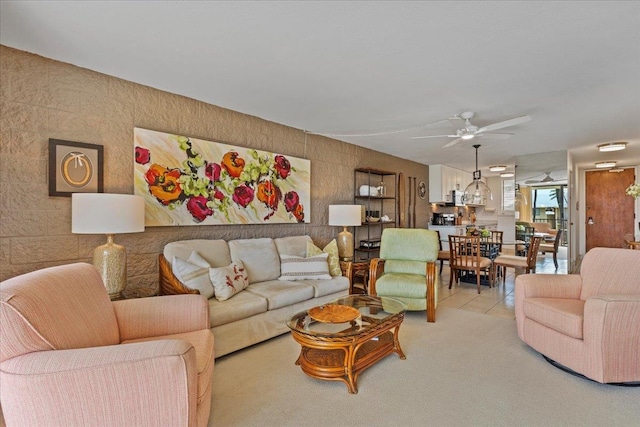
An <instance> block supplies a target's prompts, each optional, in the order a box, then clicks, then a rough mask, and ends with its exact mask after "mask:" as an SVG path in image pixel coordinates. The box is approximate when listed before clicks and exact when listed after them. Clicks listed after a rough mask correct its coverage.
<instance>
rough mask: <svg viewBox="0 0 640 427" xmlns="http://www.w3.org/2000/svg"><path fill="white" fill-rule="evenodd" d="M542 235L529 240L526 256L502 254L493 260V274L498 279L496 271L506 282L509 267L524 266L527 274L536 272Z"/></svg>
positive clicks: (503, 281)
mask: <svg viewBox="0 0 640 427" xmlns="http://www.w3.org/2000/svg"><path fill="white" fill-rule="evenodd" d="M541 241H542V237H538V236H534V237H532V238H531V241H530V242H529V248H528V250H527V255H526V256H519V255H500V256H498V257H497V258H496V259H494V260H493V269H492V271H491V274H492V276H493V279H494V280H495V279H496V271H498V273H499V275H501V276H502V283H503V284H505V282H506V277H507V267H512V268H514V269H516V268H522V269H524V272H525V273H526V274H529V273H531V272H533V273H535V272H536V261H537V259H538V250H539V248H540V242H541ZM498 269H500V270H498Z"/></svg>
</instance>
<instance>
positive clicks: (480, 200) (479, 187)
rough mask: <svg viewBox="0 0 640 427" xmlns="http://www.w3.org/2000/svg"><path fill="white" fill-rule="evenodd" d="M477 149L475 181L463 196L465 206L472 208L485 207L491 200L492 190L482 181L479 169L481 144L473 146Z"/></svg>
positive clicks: (465, 190) (468, 186)
mask: <svg viewBox="0 0 640 427" xmlns="http://www.w3.org/2000/svg"><path fill="white" fill-rule="evenodd" d="M473 148H475V149H476V170H475V171H474V172H473V181H472V182H471V183H470V184H469V185H467V188H465V189H464V194H463V196H462V198H463V201H464V204H465V205H470V206H484V205H486V204H487V200H489V199H490V198H491V189H490V188H489V186H488V185H487V184H485V183H484V182H483V181H482V173H481V172H480V169H478V148H480V144H476V145H474V146H473Z"/></svg>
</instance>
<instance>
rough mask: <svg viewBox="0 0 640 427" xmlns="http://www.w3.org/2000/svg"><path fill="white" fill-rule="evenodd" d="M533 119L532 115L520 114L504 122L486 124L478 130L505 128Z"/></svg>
mask: <svg viewBox="0 0 640 427" xmlns="http://www.w3.org/2000/svg"><path fill="white" fill-rule="evenodd" d="M530 120H531V116H520V117H516V118H514V119H510V120H505V121H503V122H498V123H494V124H492V125H488V126H484V127H481V128H480V129H478V132H491V131H492V130H498V129H503V128H506V127H509V126H515V125H519V124H521V123H526V122H528V121H530Z"/></svg>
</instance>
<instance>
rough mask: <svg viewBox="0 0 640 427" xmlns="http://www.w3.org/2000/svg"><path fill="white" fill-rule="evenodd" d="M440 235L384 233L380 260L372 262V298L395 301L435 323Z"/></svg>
mask: <svg viewBox="0 0 640 427" xmlns="http://www.w3.org/2000/svg"><path fill="white" fill-rule="evenodd" d="M438 242H439V241H438V235H437V233H436V232H435V231H430V230H423V229H417V228H412V229H407V228H404V229H403V228H387V229H385V230H384V231H383V232H382V241H381V243H380V258H374V259H372V260H371V264H370V268H369V294H370V295H374V296H375V295H377V296H381V297H391V298H396V299H398V300H400V301H402V302H404V303H405V304H407V309H408V310H413V311H422V310H426V311H427V321H429V322H435V321H436V304H437V293H438V274H436V260H437V259H438V248H439V244H438Z"/></svg>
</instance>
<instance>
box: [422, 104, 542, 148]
mask: <svg viewBox="0 0 640 427" xmlns="http://www.w3.org/2000/svg"><path fill="white" fill-rule="evenodd" d="M473 116H475V113H474V112H473V111H464V112H462V113H460V114H458V115H456V116H454V117H453V119H459V120H464V128H462V129H458V130H457V131H456V134H455V135H427V136H414V137H412V138H411V139H423V138H455V139H454V140H452V141H450V142H449V143H447V144H446V145H445V146H444V148H446V147H452V146H454V145H456V144H457V143H459V142H461V141H465V140H469V139H473V138H490V139H507V138H509V137H510V136H511V135H513V134H512V133H495V132H492V131H494V130H498V129H503V128H506V127H510V126H515V125H519V124H521V123H526V122H528V121H529V120H531V116H520V117H516V118H513V119H509V120H505V121H502V122H498V123H493V124H491V125H487V126H483V127H481V128H479V127H478V126H475V125H474V124H472V123H471V119H472V118H473Z"/></svg>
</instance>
